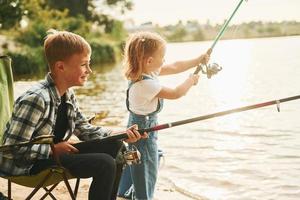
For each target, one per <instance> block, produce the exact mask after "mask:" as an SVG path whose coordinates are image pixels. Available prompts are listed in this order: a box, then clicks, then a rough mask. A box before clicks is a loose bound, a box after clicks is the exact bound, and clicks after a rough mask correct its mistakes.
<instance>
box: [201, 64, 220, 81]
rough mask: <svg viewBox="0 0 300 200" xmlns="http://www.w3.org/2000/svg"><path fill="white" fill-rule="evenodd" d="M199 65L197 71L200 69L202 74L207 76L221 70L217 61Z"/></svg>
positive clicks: (209, 76)
mask: <svg viewBox="0 0 300 200" xmlns="http://www.w3.org/2000/svg"><path fill="white" fill-rule="evenodd" d="M199 67H200V69H199V71H202V73H203V74H206V75H207V78H211V77H212V76H213V75H215V74H217V73H218V72H219V71H221V70H222V67H221V66H220V65H218V64H217V63H211V64H208V65H200V66H199ZM204 68H205V69H204Z"/></svg>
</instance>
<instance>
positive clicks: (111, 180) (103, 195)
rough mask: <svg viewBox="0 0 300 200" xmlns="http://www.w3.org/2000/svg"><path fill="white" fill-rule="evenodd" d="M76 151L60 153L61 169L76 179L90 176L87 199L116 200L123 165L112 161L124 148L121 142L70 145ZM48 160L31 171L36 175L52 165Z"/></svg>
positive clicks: (35, 165) (91, 142)
mask: <svg viewBox="0 0 300 200" xmlns="http://www.w3.org/2000/svg"><path fill="white" fill-rule="evenodd" d="M73 146H74V147H76V148H77V149H78V150H79V152H78V153H75V154H63V155H61V156H60V157H59V159H60V162H61V164H62V166H63V167H65V168H66V169H68V170H69V171H70V173H71V174H72V175H73V176H74V177H77V178H90V177H93V181H92V183H91V186H90V189H89V200H115V199H116V196H117V190H118V186H119V181H120V178H121V174H122V169H123V165H122V164H116V162H115V159H114V158H116V156H117V153H118V152H119V150H120V149H121V148H122V147H123V143H122V142H120V141H105V142H102V141H101V140H93V141H87V142H80V143H77V144H74V145H73ZM55 164H56V163H55V161H54V160H53V159H52V158H50V159H47V160H38V161H37V162H36V163H35V164H34V165H33V167H32V169H31V170H30V173H31V174H36V173H38V172H40V171H42V170H44V169H46V168H48V167H50V166H53V165H55Z"/></svg>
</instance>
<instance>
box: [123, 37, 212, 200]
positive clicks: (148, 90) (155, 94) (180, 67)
mask: <svg viewBox="0 0 300 200" xmlns="http://www.w3.org/2000/svg"><path fill="white" fill-rule="evenodd" d="M165 52H166V41H165V40H164V39H163V38H162V37H161V36H159V35H158V34H156V33H152V32H138V33H135V34H133V35H132V36H131V37H129V39H128V41H127V43H126V45H125V52H124V53H125V55H124V56H125V76H126V78H127V79H128V80H129V86H128V89H127V98H126V105H127V109H128V110H129V112H130V114H129V120H128V126H131V125H133V124H137V125H138V127H139V128H140V129H142V128H149V127H153V126H155V125H157V113H158V112H159V111H160V110H161V109H162V107H163V99H178V98H180V97H182V96H184V95H185V94H186V93H187V91H188V90H189V89H190V88H191V87H192V86H193V85H196V84H197V83H198V79H199V75H191V76H189V77H188V78H187V79H186V80H185V81H184V82H182V83H181V84H179V85H178V86H177V87H175V88H168V87H164V86H162V85H160V83H159V81H158V76H160V75H169V74H176V73H180V72H183V71H186V70H188V69H190V68H192V67H195V66H197V65H198V64H200V63H202V64H206V63H207V62H208V60H209V55H210V53H211V50H210V49H209V50H208V51H207V53H206V54H203V55H200V56H199V57H196V58H194V59H190V60H185V61H178V62H175V63H173V64H166V65H164V56H165ZM132 145H134V146H136V147H137V149H138V150H139V151H140V153H141V164H139V165H132V166H131V167H130V169H129V168H128V167H127V168H126V169H125V172H124V173H123V177H122V179H121V183H120V187H119V196H121V197H124V193H125V192H126V191H124V190H126V189H128V188H126V189H125V187H126V185H127V184H128V181H129V182H130V180H128V177H130V176H126V172H127V173H128V170H130V172H131V177H132V182H133V186H134V187H133V188H134V191H135V199H137V200H142V199H143V200H144V199H145V200H151V199H152V198H153V193H154V188H155V183H156V179H157V169H158V149H157V132H156V131H155V132H150V133H148V138H147V139H144V140H140V141H138V142H136V143H133V144H129V147H130V146H132ZM126 170H127V171H126ZM126 177H127V178H126Z"/></svg>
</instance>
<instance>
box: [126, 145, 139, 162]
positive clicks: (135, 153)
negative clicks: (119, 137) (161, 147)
mask: <svg viewBox="0 0 300 200" xmlns="http://www.w3.org/2000/svg"><path fill="white" fill-rule="evenodd" d="M123 159H124V163H125V164H127V165H134V164H140V163H141V153H140V152H139V150H138V149H137V148H136V146H134V145H132V146H131V147H130V148H126V150H125V151H124V152H123Z"/></svg>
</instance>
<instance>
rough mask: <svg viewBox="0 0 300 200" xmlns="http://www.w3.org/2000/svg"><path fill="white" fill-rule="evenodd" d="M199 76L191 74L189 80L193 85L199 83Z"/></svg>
mask: <svg viewBox="0 0 300 200" xmlns="http://www.w3.org/2000/svg"><path fill="white" fill-rule="evenodd" d="M199 77H200V76H199V75H198V74H191V75H190V77H189V79H191V82H192V84H193V85H197V83H198V81H199Z"/></svg>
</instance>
